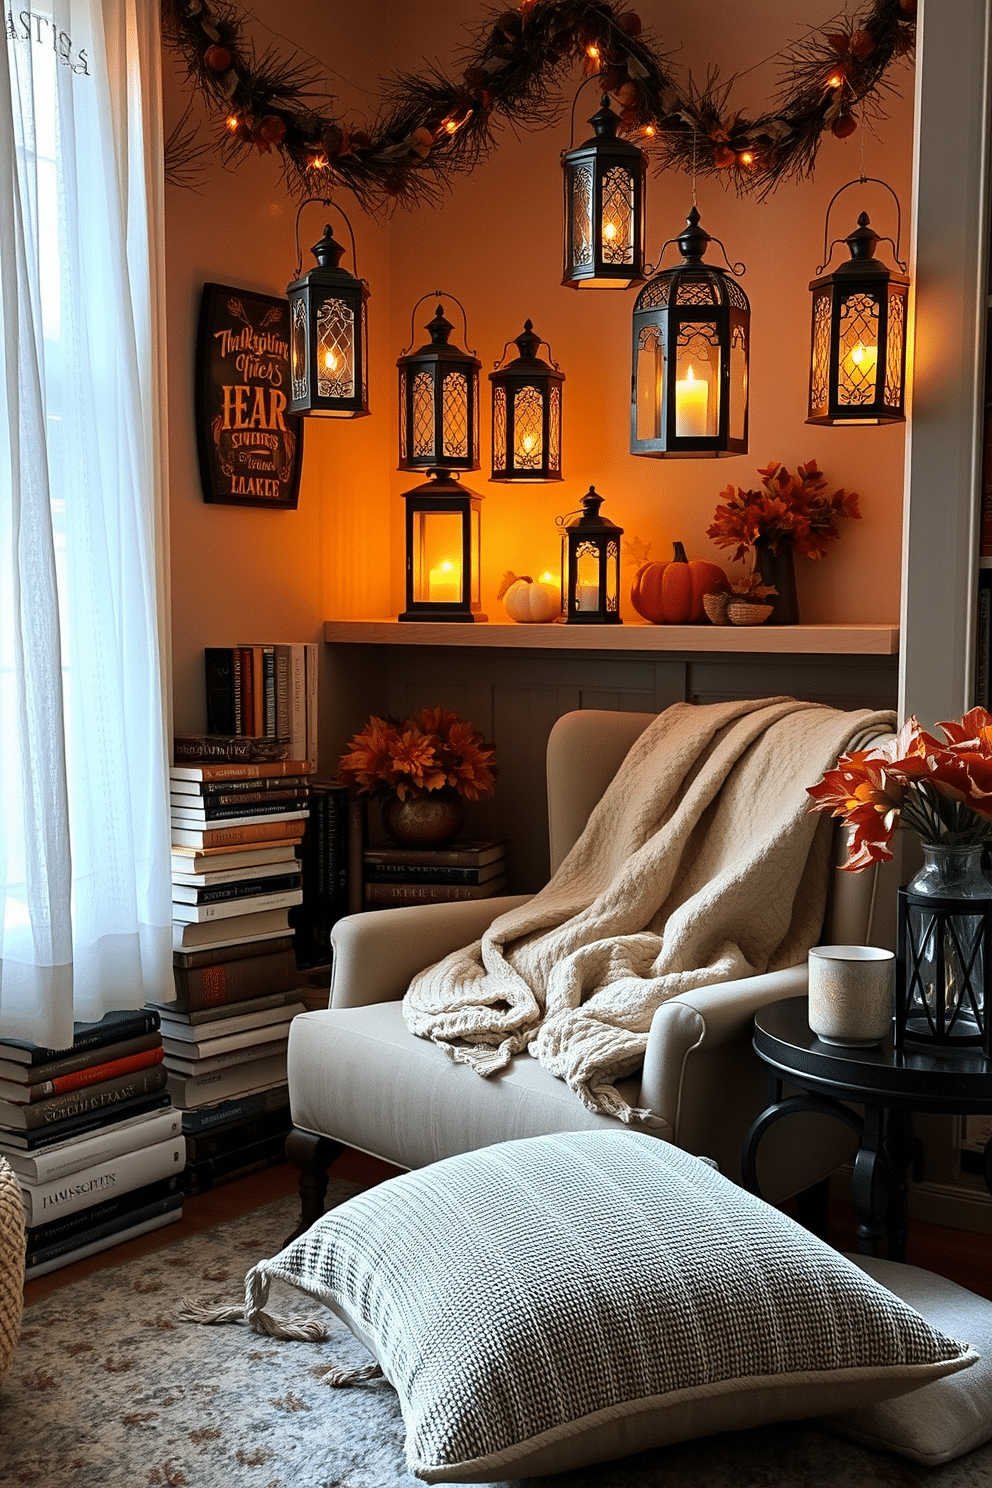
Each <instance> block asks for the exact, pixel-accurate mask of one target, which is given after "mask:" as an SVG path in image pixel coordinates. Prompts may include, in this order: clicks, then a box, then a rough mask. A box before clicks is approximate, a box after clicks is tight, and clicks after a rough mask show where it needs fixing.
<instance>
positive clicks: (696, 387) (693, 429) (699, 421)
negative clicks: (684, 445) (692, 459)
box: [675, 366, 710, 439]
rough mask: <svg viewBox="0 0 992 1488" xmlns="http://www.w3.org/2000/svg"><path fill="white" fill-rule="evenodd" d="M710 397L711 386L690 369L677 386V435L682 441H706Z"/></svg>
mask: <svg viewBox="0 0 992 1488" xmlns="http://www.w3.org/2000/svg"><path fill="white" fill-rule="evenodd" d="M709 397H710V389H709V384H708V383H707V382H706V381H704V380H703V379H702V378H699V377H696V376H695V375H694V373H693V370H692V367H691V366H690V367H688V368H687V369H686V375H685V377H683V378H680V379H679V381H678V382H676V384H675V433H676V434H677V435H678V437H679V438H680V439H705V437H706V435H707V433H708V432H709V431H708V428H707V416H708V413H709Z"/></svg>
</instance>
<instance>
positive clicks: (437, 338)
mask: <svg viewBox="0 0 992 1488" xmlns="http://www.w3.org/2000/svg"><path fill="white" fill-rule="evenodd" d="M454 329H455V328H454V326H453V325H452V323H451V321H450V320H448V318H447V316H446V315H445V313H444V307H443V306H441V305H438V307H437V309H436V310H435V311H434V319H433V320H430V321H428V323H427V325H425V326H424V330H425V331H427V332H429V334H430V338H431V342H432V344H433V345H434V346H447V344H448V341H449V339H450V337H451V333H452V331H453V330H454Z"/></svg>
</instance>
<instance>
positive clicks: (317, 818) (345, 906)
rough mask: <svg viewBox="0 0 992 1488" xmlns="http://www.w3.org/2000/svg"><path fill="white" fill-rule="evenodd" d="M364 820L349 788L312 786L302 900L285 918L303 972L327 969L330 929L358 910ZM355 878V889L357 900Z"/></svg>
mask: <svg viewBox="0 0 992 1488" xmlns="http://www.w3.org/2000/svg"><path fill="white" fill-rule="evenodd" d="M363 822H364V808H363V806H362V803H361V802H357V801H352V800H350V799H349V794H348V787H347V786H345V785H338V784H337V783H336V782H334V781H313V782H312V783H311V786H310V816H309V819H308V821H307V824H306V830H305V831H304V834H303V841H302V843H301V845H300V860H301V863H300V866H301V868H302V871H303V885H302V888H303V900H302V902H301V903H300V904H299V905H298V906H297V908H296V909H293V910H290V915H289V920H290V924H291V925H293V927H294V928H295V930H296V939H295V941H294V948H295V950H296V964H297V966H299V967H300V968H301V969H302V968H309V967H315V966H328V965H329V964H330V960H331V931H332V929H333V928H334V926H335V924H336V923H337V921H338V920H339V919H341V917H342V915H346V914H349V913H351V911H352V910H360V909H361V908H362V900H361V877H362V859H361V854H362V848H363V846H364V836H363ZM353 874H354V879H355V881H356V882H357V887H358V896H357V900H355V902H353V901H352V887H353V886H354V885H353V882H352V876H353ZM325 1006H326V1003H325Z"/></svg>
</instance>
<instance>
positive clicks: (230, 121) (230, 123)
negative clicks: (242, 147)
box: [225, 114, 241, 134]
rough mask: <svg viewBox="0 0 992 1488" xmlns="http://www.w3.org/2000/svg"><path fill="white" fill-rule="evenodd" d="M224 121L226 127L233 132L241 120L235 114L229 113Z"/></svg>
mask: <svg viewBox="0 0 992 1488" xmlns="http://www.w3.org/2000/svg"><path fill="white" fill-rule="evenodd" d="M225 123H226V124H227V127H228V129H229V130H230V131H231V133H232V134H233V133H234V131H235V130H236V129H237V127H238V125H239V124H240V123H241V120H240V119H239V118H238V116H237V114H231V115H229V117H228V118H227V119H226V120H225Z"/></svg>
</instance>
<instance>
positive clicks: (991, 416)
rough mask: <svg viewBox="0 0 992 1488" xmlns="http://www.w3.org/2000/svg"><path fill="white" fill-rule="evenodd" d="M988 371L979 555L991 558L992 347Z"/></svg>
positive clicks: (983, 440) (991, 347)
mask: <svg viewBox="0 0 992 1488" xmlns="http://www.w3.org/2000/svg"><path fill="white" fill-rule="evenodd" d="M989 356H990V362H989V370H988V371H987V372H986V387H985V421H984V424H983V426H982V427H983V439H982V499H981V527H980V532H979V546H978V551H979V555H980V556H981V557H982V558H992V346H990V347H989Z"/></svg>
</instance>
